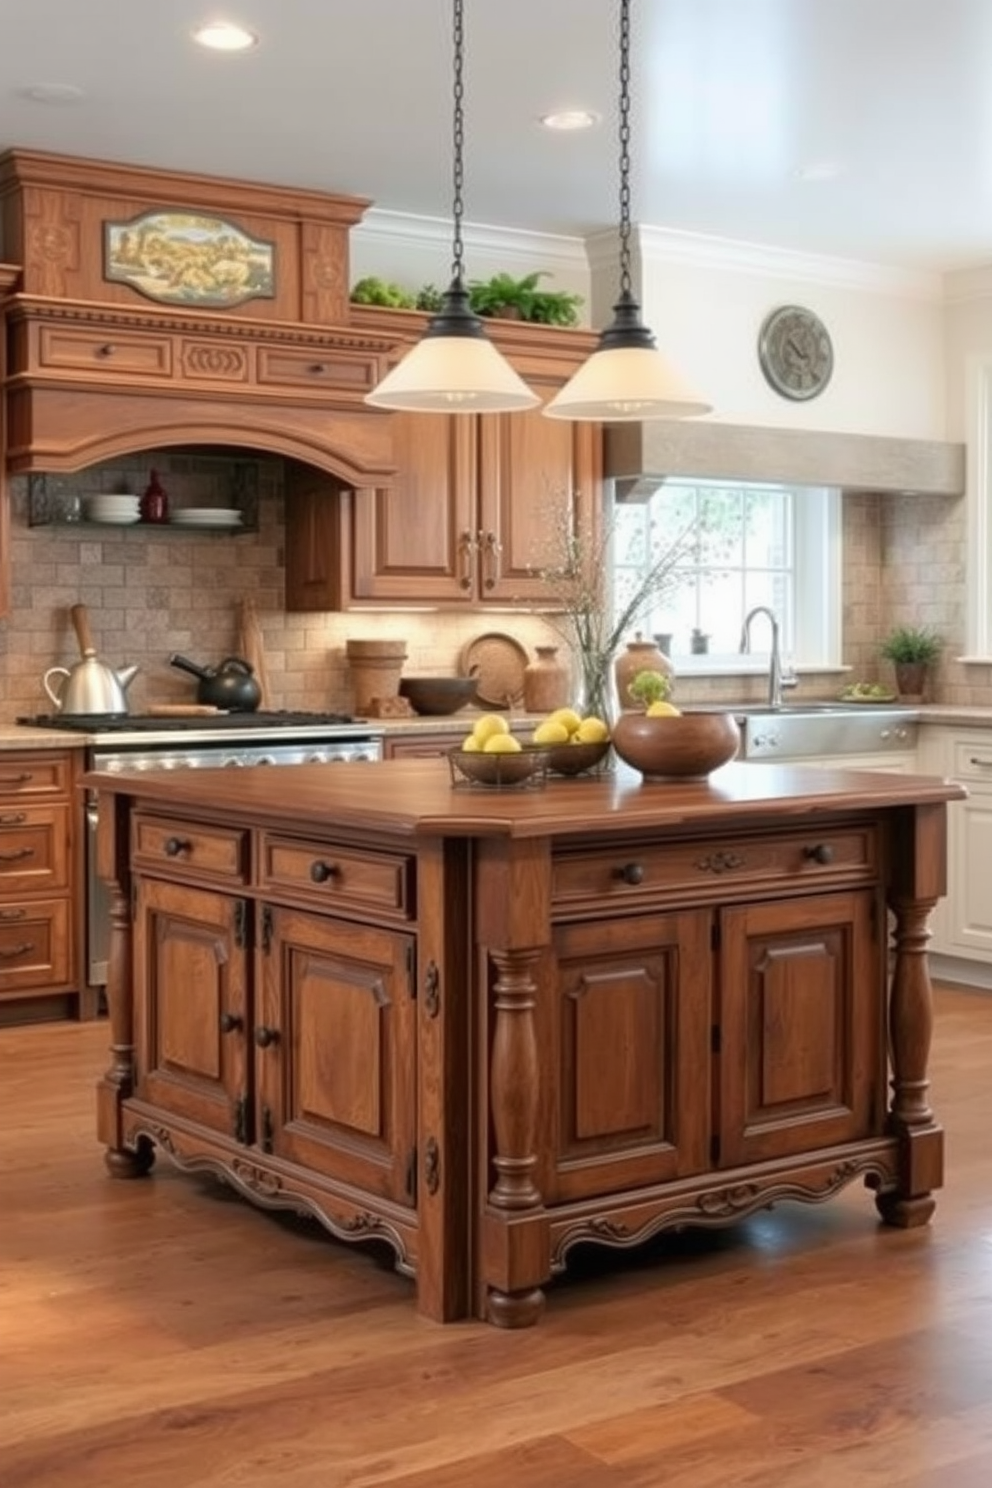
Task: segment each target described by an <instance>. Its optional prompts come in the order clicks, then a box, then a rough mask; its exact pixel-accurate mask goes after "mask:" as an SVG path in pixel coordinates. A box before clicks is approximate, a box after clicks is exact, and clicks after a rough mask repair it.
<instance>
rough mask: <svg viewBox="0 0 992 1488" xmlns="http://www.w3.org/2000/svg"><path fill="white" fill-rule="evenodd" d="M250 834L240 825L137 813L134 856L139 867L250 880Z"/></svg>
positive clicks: (226, 879) (214, 880) (214, 879)
mask: <svg viewBox="0 0 992 1488" xmlns="http://www.w3.org/2000/svg"><path fill="white" fill-rule="evenodd" d="M248 841H249V838H248V833H247V832H246V831H242V830H241V829H240V828H237V827H213V826H204V825H203V824H202V823H201V822H187V821H182V820H179V819H177V818H175V817H164V816H155V815H153V814H152V813H151V812H141V811H139V812H136V813H135V815H134V818H133V820H132V826H131V858H132V861H133V862H134V864H135V866H136V867H140V868H159V869H161V868H168V869H169V871H170V873H174V872H176V871H177V870H178V871H179V872H180V873H183V874H190V875H193V876H195V877H197V878H199V879H209V880H210V881H211V882H212V883H223V884H244V883H247V881H248V862H249V854H248Z"/></svg>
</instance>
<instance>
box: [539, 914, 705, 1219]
mask: <svg viewBox="0 0 992 1488" xmlns="http://www.w3.org/2000/svg"><path fill="white" fill-rule="evenodd" d="M710 925H711V918H710V915H709V913H708V912H689V913H681V914H664V915H654V916H648V915H643V916H636V917H633V918H630V919H616V920H604V921H599V922H598V923H597V922H591V923H583V924H567V925H561V926H560V927H559V928H558V930H557V931H556V934H555V940H554V956H553V957H550V956H549V957H548V958H547V959H548V962H549V963H551V964H549V967H548V970H547V974H546V976H545V974H544V973H543V972H542V974H541V977H542V980H541V987H540V995H539V998H538V1028H537V1034H538V1042H539V1048H542V1049H546V1050H547V1051H548V1054H547V1057H548V1059H549V1060H550V1065H551V1068H550V1071H549V1074H550V1078H548V1079H547V1080H546V1081H544V1082H543V1089H544V1094H545V1097H546V1098H545V1099H543V1100H542V1102H541V1108H542V1116H541V1120H542V1122H543V1125H544V1133H543V1141H540V1142H539V1143H538V1152H539V1153H542V1154H544V1155H543V1156H542V1157H541V1158H539V1166H540V1165H543V1171H542V1172H541V1173H540V1176H539V1187H540V1189H541V1192H542V1194H543V1196H544V1199H545V1202H546V1203H563V1202H567V1201H569V1200H574V1199H583V1198H590V1197H594V1196H596V1195H598V1194H608V1193H615V1192H617V1191H618V1190H620V1189H626V1188H643V1187H645V1186H647V1185H648V1184H652V1183H664V1182H669V1181H671V1180H672V1179H675V1178H680V1177H684V1176H687V1175H688V1174H692V1173H698V1172H701V1171H703V1170H704V1169H705V1168H706V1166H707V1159H708V1151H709V1133H710V1099H711V1089H710V1060H711V1056H710V1028H711V1017H712V976H711V965H712V950H711V946H710ZM554 1091H556V1092H557V1095H556V1096H553V1095H551V1092H554Z"/></svg>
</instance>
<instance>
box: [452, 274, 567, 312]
mask: <svg viewBox="0 0 992 1488" xmlns="http://www.w3.org/2000/svg"><path fill="white" fill-rule="evenodd" d="M548 277H549V276H548V274H547V272H546V271H545V270H543V269H541V270H538V271H537V272H536V273H533V274H526V275H525V276H524V277H523V278H522V279H514V277H513V275H512V274H494V275H493V277H492V278H491V279H485V280H482V279H473V280H472V281H471V282H470V283H469V299H470V303H471V306H472V309H473V310H474V311H475V313H476V315H494V316H499V317H502V318H503V319H508V320H532V321H539V322H541V324H542V325H562V326H574V325H577V324H578V320H579V313H578V312H579V306H580V305H581V304H582V296H581V295H577V294H570V293H569V292H568V290H564V289H559V290H550V289H540V288H539V287H538V285H539V281H540V280H541V279H547V278H548Z"/></svg>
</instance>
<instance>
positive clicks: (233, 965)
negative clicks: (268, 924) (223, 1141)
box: [134, 880, 248, 1141]
mask: <svg viewBox="0 0 992 1488" xmlns="http://www.w3.org/2000/svg"><path fill="white" fill-rule="evenodd" d="M244 910H245V906H244V904H243V901H240V900H236V899H232V898H229V897H227V896H225V895H223V894H216V893H211V892H210V891H208V890H201V889H191V888H182V887H178V886H176V885H174V884H168V883H158V882H156V881H148V882H144V881H141V880H139V883H138V914H137V920H136V924H135V972H134V974H135V983H136V986H135V994H136V995H135V1016H136V1028H135V1035H136V1038H135V1042H136V1049H137V1061H138V1095H139V1096H140V1098H141V1099H142V1100H147V1101H150V1102H151V1103H152V1104H153V1105H156V1106H161V1107H162V1108H163V1109H164V1110H166V1111H171V1112H173V1113H175V1114H176V1115H179V1116H185V1117H187V1118H188V1119H189V1120H191V1121H194V1122H197V1123H199V1124H200V1125H202V1126H207V1127H209V1128H210V1129H211V1130H212V1131H218V1132H224V1133H226V1134H228V1135H231V1136H236V1137H238V1138H239V1140H242V1141H243V1140H247V1137H248V1132H247V1128H246V1127H245V1124H244V1123H245V1120H246V1114H247V1111H246V1105H245V1102H246V1099H247V1066H246V1036H247V1035H246V1030H247V1017H248V1007H247V956H246V953H245V951H244V949H243V948H242V946H241V945H240V944H239V941H240V940H241V939H243V937H242V936H241V935H240V934H239V933H238V926H239V923H240V922H241V917H242V916H243V914H244Z"/></svg>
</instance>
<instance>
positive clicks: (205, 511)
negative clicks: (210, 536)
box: [172, 506, 242, 527]
mask: <svg viewBox="0 0 992 1488" xmlns="http://www.w3.org/2000/svg"><path fill="white" fill-rule="evenodd" d="M172 521H173V522H174V523H175V525H176V526H177V527H240V526H241V525H242V516H241V513H240V512H239V511H238V509H237V507H234V506H185V507H180V508H179V509H178V510H177V511H174V512H173V513H172Z"/></svg>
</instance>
